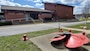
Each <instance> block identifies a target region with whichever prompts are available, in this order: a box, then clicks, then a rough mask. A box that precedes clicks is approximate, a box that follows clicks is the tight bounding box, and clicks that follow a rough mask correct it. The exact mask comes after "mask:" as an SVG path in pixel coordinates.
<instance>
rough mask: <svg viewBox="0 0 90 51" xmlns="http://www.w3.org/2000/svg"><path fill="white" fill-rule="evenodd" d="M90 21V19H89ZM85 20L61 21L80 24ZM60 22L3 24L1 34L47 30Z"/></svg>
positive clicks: (0, 29)
mask: <svg viewBox="0 0 90 51" xmlns="http://www.w3.org/2000/svg"><path fill="white" fill-rule="evenodd" d="M88 22H90V21H88ZM80 23H84V22H67V23H60V26H70V25H75V24H80ZM58 25H59V24H58V23H43V24H26V25H12V26H1V27H0V36H9V35H15V34H20V33H26V32H33V31H40V30H47V29H51V28H58Z"/></svg>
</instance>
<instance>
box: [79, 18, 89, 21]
mask: <svg viewBox="0 0 90 51" xmlns="http://www.w3.org/2000/svg"><path fill="white" fill-rule="evenodd" d="M86 19H87V20H90V18H80V19H79V20H80V21H85V20H86Z"/></svg>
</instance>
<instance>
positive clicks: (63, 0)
mask: <svg viewBox="0 0 90 51" xmlns="http://www.w3.org/2000/svg"><path fill="white" fill-rule="evenodd" d="M42 2H50V3H60V4H66V5H71V6H74V14H80V13H81V12H82V8H83V7H84V6H85V4H89V3H90V0H0V5H8V6H20V7H33V8H40V9H44V4H43V3H42Z"/></svg>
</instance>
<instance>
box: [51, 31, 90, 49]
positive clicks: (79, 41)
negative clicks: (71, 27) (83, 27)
mask: <svg viewBox="0 0 90 51" xmlns="http://www.w3.org/2000/svg"><path fill="white" fill-rule="evenodd" d="M85 34H86V33H85V32H83V33H82V34H74V33H72V34H64V35H59V36H58V37H57V38H52V39H51V41H52V42H54V41H63V43H64V44H65V46H66V47H67V48H77V47H80V46H83V45H84V44H87V43H89V42H90V40H89V39H88V37H87V36H86V35H85Z"/></svg>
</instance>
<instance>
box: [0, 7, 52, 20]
mask: <svg viewBox="0 0 90 51" xmlns="http://www.w3.org/2000/svg"><path fill="white" fill-rule="evenodd" d="M42 14H43V15H44V14H45V15H46V16H47V15H48V16H50V17H49V18H51V17H52V16H51V15H52V11H49V10H43V9H36V8H25V7H17V6H1V12H0V20H6V21H12V22H21V21H34V20H39V19H42V20H43V19H44V18H45V16H44V18H43V17H41V16H42ZM40 17H41V18H40ZM46 18H48V17H46Z"/></svg>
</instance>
